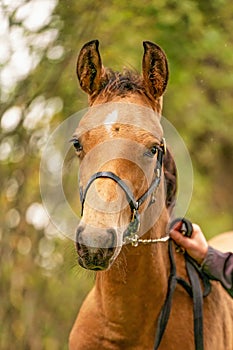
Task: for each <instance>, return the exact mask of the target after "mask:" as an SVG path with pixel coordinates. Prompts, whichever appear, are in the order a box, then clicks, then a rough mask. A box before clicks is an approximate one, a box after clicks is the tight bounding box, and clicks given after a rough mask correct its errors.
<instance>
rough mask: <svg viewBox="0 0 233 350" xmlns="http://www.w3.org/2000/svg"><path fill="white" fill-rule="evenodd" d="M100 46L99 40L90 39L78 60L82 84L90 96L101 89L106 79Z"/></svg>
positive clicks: (78, 72) (79, 77) (79, 76)
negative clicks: (104, 77)
mask: <svg viewBox="0 0 233 350" xmlns="http://www.w3.org/2000/svg"><path fill="white" fill-rule="evenodd" d="M98 48H99V41H98V40H92V41H89V42H88V43H86V44H85V45H84V46H83V47H82V49H81V50H80V53H79V56H78V61H77V76H78V80H79V83H80V86H81V88H82V89H83V90H84V91H85V92H86V93H87V94H88V95H90V96H91V95H93V94H94V93H95V92H98V91H99V89H100V88H101V86H102V83H103V80H104V79H103V76H104V68H103V67H102V61H101V57H100V53H99V49H98Z"/></svg>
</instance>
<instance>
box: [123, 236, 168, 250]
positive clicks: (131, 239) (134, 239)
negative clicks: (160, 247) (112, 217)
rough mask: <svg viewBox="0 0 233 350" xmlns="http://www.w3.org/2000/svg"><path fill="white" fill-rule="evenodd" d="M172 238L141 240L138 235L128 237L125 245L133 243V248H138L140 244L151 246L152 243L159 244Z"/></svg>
mask: <svg viewBox="0 0 233 350" xmlns="http://www.w3.org/2000/svg"><path fill="white" fill-rule="evenodd" d="M169 238H170V236H165V237H161V238H149V239H141V238H139V237H138V235H134V236H133V237H126V238H125V241H124V243H123V244H127V243H131V244H132V246H133V247H137V246H138V245H139V244H144V245H145V244H151V243H159V242H167V241H168V240H169Z"/></svg>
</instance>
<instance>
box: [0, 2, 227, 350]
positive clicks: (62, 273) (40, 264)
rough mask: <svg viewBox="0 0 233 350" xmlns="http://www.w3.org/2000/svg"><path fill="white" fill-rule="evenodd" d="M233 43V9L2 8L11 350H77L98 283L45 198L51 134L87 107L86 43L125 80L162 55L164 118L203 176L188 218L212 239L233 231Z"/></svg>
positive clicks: (3, 248)
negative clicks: (42, 184)
mask: <svg viewBox="0 0 233 350" xmlns="http://www.w3.org/2000/svg"><path fill="white" fill-rule="evenodd" d="M232 33H233V2H232V1H231V0H206V1H203V0H185V1H175V0H151V1H148V0H144V1H141V0H140V1H139V0H134V1H131V2H130V1H128V0H109V1H103V0H101V1H100V0H89V1H87V0H79V1H76V0H60V1H58V0H13V1H12V0H0V43H1V45H0V83H1V90H0V116H1V118H0V127H1V129H0V133H1V134H0V183H1V191H0V208H1V214H0V259H1V263H0V349H3V350H8V349H9V350H12V349H17V350H27V349H33V350H40V349H46V350H57V349H59V350H60V349H67V339H68V334H69V330H70V328H71V326H72V323H73V321H74V318H75V317H76V314H77V311H78V309H79V307H80V304H81V302H82V300H83V298H84V296H85V294H86V293H87V291H88V290H89V289H90V287H91V285H92V284H93V281H94V275H92V274H90V273H88V272H86V271H83V270H81V269H80V268H79V267H77V264H76V256H75V251H74V247H73V242H72V241H69V240H68V239H65V238H64V237H63V236H62V235H61V234H59V233H58V232H57V231H56V229H55V228H54V227H53V226H52V224H51V223H50V222H49V219H48V217H47V215H46V213H45V211H44V209H43V206H42V204H41V197H40V190H39V166H40V156H41V152H42V150H43V147H44V145H45V143H46V140H47V139H48V136H49V135H50V133H51V132H52V130H54V128H55V127H56V126H57V125H59V123H61V122H62V121H63V120H64V119H65V118H67V117H69V116H70V115H72V114H73V113H75V112H77V111H78V110H80V109H83V108H84V107H86V106H87V97H86V96H85V94H84V93H83V92H82V91H81V90H80V88H79V86H78V83H77V79H76V73H75V66H76V59H77V54H78V52H79V49H80V48H81V47H82V45H83V44H84V43H85V42H87V41H89V40H92V39H99V41H100V45H101V47H100V50H101V54H102V58H103V61H104V63H105V65H106V66H110V67H111V68H113V69H115V70H121V69H122V67H124V66H126V67H132V68H133V69H136V70H138V71H140V70H141V59H142V54H143V48H142V41H143V40H150V41H154V42H156V43H158V44H159V45H160V46H162V48H163V49H164V50H165V52H166V54H167V56H168V60H169V66H170V81H169V85H168V89H167V92H166V95H165V99H164V112H163V115H164V116H165V117H166V118H167V119H168V120H169V121H171V123H172V124H173V125H174V126H175V127H176V129H177V130H178V131H179V133H180V134H181V135H182V137H183V139H184V141H185V143H186V145H187V147H188V150H189V152H190V155H191V159H192V162H193V168H194V189H193V196H192V201H191V203H190V207H189V210H188V213H187V217H188V218H190V219H191V220H193V221H195V222H197V223H199V224H200V225H201V227H202V228H203V230H204V232H205V233H206V236H207V237H208V238H210V237H212V236H214V235H215V234H217V233H219V232H223V231H227V230H231V229H232V228H233V216H232V209H233V195H232V193H233V187H232V173H233V137H232V131H233V117H232V101H233V36H232ZM53 162H54V159H53ZM183 171H185V169H183ZM69 186H70V187H68V188H67V192H70V193H71V194H72V191H73V188H74V186H76V184H73V183H72V181H70V185H69ZM64 220H65V218H64Z"/></svg>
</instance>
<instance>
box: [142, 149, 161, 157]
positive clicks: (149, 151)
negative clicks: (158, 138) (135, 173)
mask: <svg viewBox="0 0 233 350" xmlns="http://www.w3.org/2000/svg"><path fill="white" fill-rule="evenodd" d="M157 150H158V149H157V146H152V147H151V148H150V149H148V150H147V151H146V152H145V153H144V156H147V157H150V158H153V157H154V155H155V154H156V153H157Z"/></svg>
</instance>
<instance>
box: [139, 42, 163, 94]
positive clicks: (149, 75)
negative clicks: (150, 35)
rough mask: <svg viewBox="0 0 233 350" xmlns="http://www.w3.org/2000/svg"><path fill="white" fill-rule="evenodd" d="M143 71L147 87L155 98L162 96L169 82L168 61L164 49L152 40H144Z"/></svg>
mask: <svg viewBox="0 0 233 350" xmlns="http://www.w3.org/2000/svg"><path fill="white" fill-rule="evenodd" d="M143 46H144V55H143V61H142V72H143V78H144V82H145V84H146V89H147V91H148V92H149V93H150V95H152V96H153V97H154V98H155V99H158V98H159V97H161V96H162V95H163V93H164V91H165V89H166V86H167V82H168V75H169V73H168V63H167V57H166V55H165V53H164V52H163V50H162V49H161V48H160V47H159V46H158V45H156V44H154V43H151V42H150V41H144V42H143Z"/></svg>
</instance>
